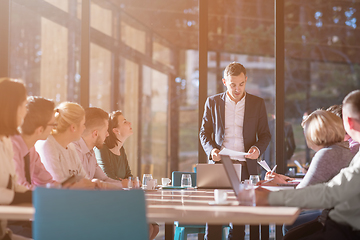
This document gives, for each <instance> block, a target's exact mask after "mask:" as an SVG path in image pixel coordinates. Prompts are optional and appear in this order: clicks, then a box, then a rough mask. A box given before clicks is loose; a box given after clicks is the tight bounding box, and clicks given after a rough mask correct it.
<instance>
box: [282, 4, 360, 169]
mask: <svg viewBox="0 0 360 240" xmlns="http://www.w3.org/2000/svg"><path fill="white" fill-rule="evenodd" d="M357 19H359V4H358V3H355V2H349V1H340V2H339V1H322V0H321V1H315V2H314V1H309V0H307V1H301V2H299V1H286V5H285V24H286V28H285V48H286V51H285V53H286V66H285V67H286V71H285V76H286V82H285V91H286V100H285V120H286V121H287V122H289V123H291V125H292V127H293V130H294V135H295V141H296V151H295V153H294V155H293V156H292V158H291V160H290V161H289V164H290V165H292V164H293V160H298V161H299V162H301V163H302V164H303V165H305V164H309V162H310V160H311V157H312V155H313V154H314V152H313V151H312V150H309V149H308V148H307V146H306V143H305V139H304V136H303V130H302V128H301V126H300V123H301V121H302V119H303V117H304V116H305V115H307V114H309V113H311V112H312V111H314V110H316V109H319V108H321V109H326V108H328V107H330V106H331V105H334V104H341V103H342V100H343V98H344V97H345V96H346V94H348V93H349V92H350V91H352V90H354V89H359V86H360V81H359V74H360V68H359V56H360V55H359V47H358V45H359V43H358V41H357V39H358V36H359V31H358V26H357V24H358V23H357Z"/></svg>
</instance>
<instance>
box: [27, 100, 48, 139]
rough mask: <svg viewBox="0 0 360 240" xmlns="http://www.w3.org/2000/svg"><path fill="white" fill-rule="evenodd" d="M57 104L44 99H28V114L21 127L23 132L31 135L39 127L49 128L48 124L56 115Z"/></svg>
mask: <svg viewBox="0 0 360 240" xmlns="http://www.w3.org/2000/svg"><path fill="white" fill-rule="evenodd" d="M54 108H55V103H54V102H53V101H52V100H49V99H46V98H43V97H34V96H32V97H28V103H27V109H28V112H27V114H26V116H25V118H24V122H23V124H22V125H21V132H22V133H23V134H25V135H31V134H33V133H34V132H35V130H36V129H37V128H38V127H43V128H44V129H45V128H46V127H47V124H48V123H49V121H50V120H51V117H52V116H53V115H54Z"/></svg>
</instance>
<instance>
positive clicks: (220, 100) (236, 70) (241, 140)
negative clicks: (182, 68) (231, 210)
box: [199, 62, 271, 179]
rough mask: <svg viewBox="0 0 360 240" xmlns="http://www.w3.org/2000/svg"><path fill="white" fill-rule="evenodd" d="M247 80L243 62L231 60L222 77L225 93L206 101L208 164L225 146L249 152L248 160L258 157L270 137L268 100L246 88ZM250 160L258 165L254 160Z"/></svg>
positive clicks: (203, 140)
mask: <svg viewBox="0 0 360 240" xmlns="http://www.w3.org/2000/svg"><path fill="white" fill-rule="evenodd" d="M247 79H248V77H247V75H246V69H245V67H244V66H243V65H241V64H240V63H237V62H233V63H230V64H229V65H228V66H227V67H226V68H225V71H224V78H223V79H222V82H223V84H224V85H225V86H226V89H227V90H226V92H224V93H220V94H216V95H214V96H211V97H209V98H208V99H207V100H206V103H205V109H204V115H203V119H202V124H201V128H200V134H199V136H200V141H201V145H202V147H203V149H204V151H205V153H206V154H207V155H208V160H209V163H214V162H219V161H220V160H221V158H220V155H219V151H220V150H221V149H222V148H224V147H225V148H228V149H231V150H235V151H240V152H247V153H248V155H247V156H246V158H247V159H257V158H259V156H260V155H261V154H262V153H264V151H265V150H266V147H267V146H268V144H269V142H270V140H271V134H270V131H269V125H268V120H267V114H266V109H265V102H264V100H263V99H262V98H260V97H257V96H254V95H252V94H249V93H247V92H246V91H245V86H246V82H247ZM237 159H238V160H244V158H242V157H239V158H237ZM249 163H251V164H252V165H255V166H256V162H255V163H254V161H247V164H249ZM243 170H245V172H242V178H243V179H244V178H245V179H246V178H248V175H249V173H248V171H247V169H245V168H243ZM244 174H245V175H244ZM251 174H257V173H251Z"/></svg>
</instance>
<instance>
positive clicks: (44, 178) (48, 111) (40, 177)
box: [11, 97, 56, 189]
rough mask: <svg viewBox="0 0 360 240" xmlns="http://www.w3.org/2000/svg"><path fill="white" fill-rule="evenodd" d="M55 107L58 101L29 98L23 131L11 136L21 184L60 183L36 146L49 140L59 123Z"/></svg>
mask: <svg viewBox="0 0 360 240" xmlns="http://www.w3.org/2000/svg"><path fill="white" fill-rule="evenodd" d="M54 108H55V104H54V102H53V101H51V100H48V99H46V98H42V97H29V98H28V103H27V109H28V111H27V114H26V116H25V118H24V122H23V124H22V125H21V127H20V129H21V134H19V135H15V136H12V137H11V142H12V145H13V149H14V158H13V159H14V161H15V169H16V174H17V175H18V183H19V184H20V185H23V186H25V187H27V188H28V189H34V188H35V186H44V185H46V184H47V183H51V184H56V181H55V180H53V178H52V176H51V174H50V173H49V172H48V171H47V170H46V169H45V167H44V165H43V164H42V162H41V159H40V156H39V154H38V153H37V152H36V150H35V147H34V145H35V143H36V142H37V141H38V140H46V138H47V137H48V136H49V134H50V132H51V130H52V129H53V128H54V127H55V126H56V123H55V115H54Z"/></svg>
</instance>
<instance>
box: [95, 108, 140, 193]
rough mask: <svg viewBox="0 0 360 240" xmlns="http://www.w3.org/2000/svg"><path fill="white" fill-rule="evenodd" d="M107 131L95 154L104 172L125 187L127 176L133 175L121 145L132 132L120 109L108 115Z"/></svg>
mask: <svg viewBox="0 0 360 240" xmlns="http://www.w3.org/2000/svg"><path fill="white" fill-rule="evenodd" d="M108 132H109V136H107V137H106V139H105V143H104V145H103V147H102V148H100V149H95V155H96V158H97V161H98V163H99V165H100V167H101V168H102V170H103V171H104V172H105V174H106V175H107V176H108V177H110V178H112V179H115V180H122V182H123V186H124V187H125V186H126V185H127V178H128V177H132V176H133V175H132V173H131V170H130V166H129V162H128V160H127V156H126V153H125V149H124V147H123V145H124V143H125V141H126V139H127V138H128V137H130V136H131V135H132V134H133V130H132V128H131V123H130V122H129V121H128V120H126V118H125V117H124V115H123V114H122V112H121V111H114V112H112V113H111V114H110V117H109V128H108Z"/></svg>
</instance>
